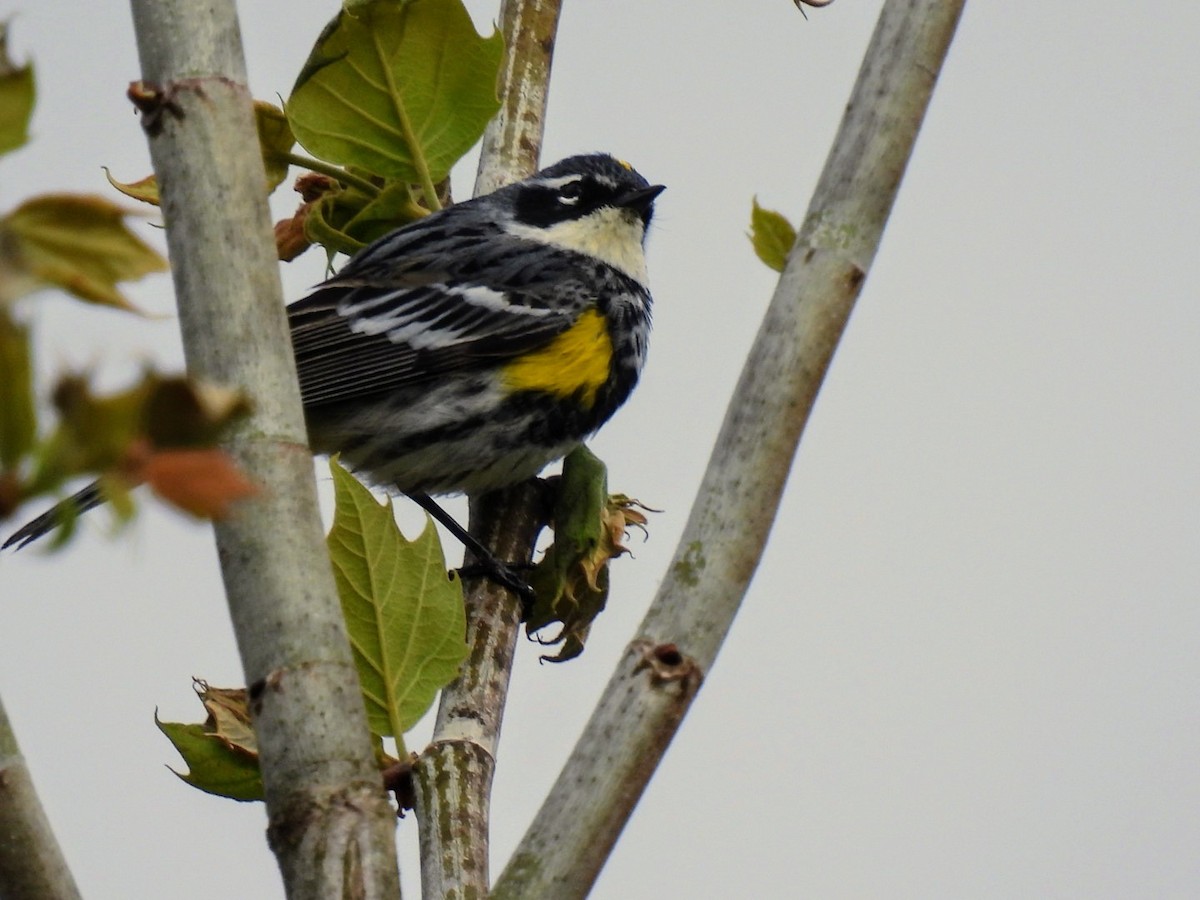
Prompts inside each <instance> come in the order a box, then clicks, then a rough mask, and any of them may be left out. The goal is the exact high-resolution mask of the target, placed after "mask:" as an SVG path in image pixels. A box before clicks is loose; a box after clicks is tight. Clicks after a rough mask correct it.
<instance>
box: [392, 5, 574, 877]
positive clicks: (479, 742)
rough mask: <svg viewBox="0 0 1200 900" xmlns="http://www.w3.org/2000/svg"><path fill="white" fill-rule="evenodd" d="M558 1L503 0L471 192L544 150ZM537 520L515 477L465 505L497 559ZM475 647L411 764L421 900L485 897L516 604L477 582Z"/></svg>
mask: <svg viewBox="0 0 1200 900" xmlns="http://www.w3.org/2000/svg"><path fill="white" fill-rule="evenodd" d="M559 6H560V0H505V2H504V3H503V6H502V8H501V11H500V27H501V29H502V31H503V34H504V43H505V48H506V51H505V59H504V67H503V69H502V70H501V73H500V91H501V108H500V112H499V113H497V115H496V117H495V118H494V119H492V121H491V122H490V123H489V124H488V128H487V131H486V132H485V133H484V136H483V153H482V156H481V157H480V160H479V172H478V175H477V177H476V180H475V193H476V195H479V194H485V193H489V192H491V191H494V190H495V189H496V188H498V187H500V186H501V185H504V184H507V183H509V182H512V181H516V180H518V179H520V178H524V177H525V176H527V175H530V174H532V173H533V172H534V171H535V170H536V169H537V163H538V157H539V155H540V153H541V148H542V132H543V127H544V123H545V115H546V92H547V90H548V89H549V83H550V65H551V60H552V57H553V53H554V39H555V34H556V31H557V28H558V12H559ZM541 525H542V502H541V491H540V490H539V489H538V488H537V486H536V484H534V483H530V484H526V485H519V486H517V487H516V488H513V489H510V490H507V491H502V492H499V493H497V494H493V495H489V496H487V497H482V498H473V499H472V503H471V532H472V533H473V534H474V535H475V536H476V537H478V538H479V539H480V540H482V541H483V543H484V545H485V546H487V547H488V548H489V549H490V550H491V551H492V552H493V553H494V554H495V555H496V557H497V558H498V559H501V560H504V561H507V562H528V561H529V559H530V556H531V554H532V550H533V541H534V539H535V538H536V536H537V532H538V530H539V529H540V528H541ZM467 612H468V616H469V620H468V633H467V641H468V643H469V644H470V646H471V655H470V657H469V659H468V660H467V662H466V663H465V665H464V668H463V672H462V674H461V675H460V676H459V678H458V679H457V680H456V681H455V682H454V683H453V684H451V685H450V686H448V687H447V688H446V689H445V690H444V691H443V692H442V699H441V705H440V706H439V709H438V718H437V724H436V725H435V728H434V734H433V740H432V742H431V744H430V746H429V748H428V749H427V750H426V751H425V752H424V753H423V754H422V755H421V758H420V760H419V761H418V762H417V765H416V769H415V772H414V777H415V780H416V786H417V816H418V819H419V820H420V829H421V860H422V863H421V887H422V895H423V896H424V897H425V898H427V900H434V898H439V900H440V898H442V897H449V896H471V895H472V894H474V895H477V896H485V895H486V894H487V889H488V883H489V875H488V808H489V799H490V796H491V791H492V775H493V773H494V771H495V765H496V757H495V754H496V745H497V743H498V742H499V739H500V723H501V720H502V718H503V714H504V704H505V700H506V698H507V696H508V682H509V677H510V675H511V673H512V658H513V652H514V649H515V646H516V640H517V632H518V629H519V627H520V619H521V605H520V600H519V598H518V597H516V596H515V595H513V594H512V593H511V592H509V591H504V590H500V589H498V588H496V587H495V586H494V585H491V584H489V583H486V582H483V581H479V582H476V583H475V584H473V585H471V586H470V588H469V591H468V596H467Z"/></svg>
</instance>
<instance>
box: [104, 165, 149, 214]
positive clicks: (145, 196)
mask: <svg viewBox="0 0 1200 900" xmlns="http://www.w3.org/2000/svg"><path fill="white" fill-rule="evenodd" d="M104 177H105V178H107V179H108V183H109V184H111V185H112V186H113V187H115V188H116V189H117V190H118V191H120V192H121V193H122V194H124V195H125V196H126V197H130V198H131V199H133V200H140V201H141V202H142V203H149V204H151V205H152V206H158V204H159V196H158V179H157V178H155V177H154V176H153V175H147V176H146V177H145V178H143V179H141V180H140V181H128V182H126V181H117V179H115V178H113V177H112V172H110V171H108V169H107V168H104Z"/></svg>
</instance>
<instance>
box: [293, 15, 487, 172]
mask: <svg viewBox="0 0 1200 900" xmlns="http://www.w3.org/2000/svg"><path fill="white" fill-rule="evenodd" d="M503 53H504V41H503V38H502V37H501V36H500V34H499V33H498V32H497V33H494V34H493V35H492V36H491V37H489V38H482V37H480V36H479V35H478V34H477V33H476V31H475V26H474V25H473V24H472V23H471V17H470V15H469V14H468V13H467V11H466V9H465V8H464V7H463V5H462V2H461V0H407V2H405V0H375V2H360V3H356V4H354V5H353V7H351V8H347V9H344V10H342V11H341V12H339V13H338V15H337V16H336V17H335V18H334V20H333V21H332V22H331V23H330V24H329V25H328V26H327V27H326V28H325V30H324V31H323V32H322V33H321V36H320V37H319V38H318V39H317V44H316V46H315V47H314V48H313V51H312V53H311V54H310V55H309V58H308V61H307V62H306V63H305V66H304V69H303V70H302V71H301V72H300V76H299V78H297V80H296V85H295V87H294V88H293V89H292V95H291V97H290V98H289V99H288V102H287V115H288V119H289V121H290V122H291V124H292V130H293V132H294V133H295V135H296V139H297V140H298V141H299V142H300V144H301V145H303V146H304V147H305V148H306V149H307V150H308V151H309V152H310V153H312V154H314V155H315V156H318V157H320V158H322V159H325V160H329V161H330V162H335V163H338V164H340V165H346V166H354V167H357V168H360V169H364V170H366V171H368V172H371V173H373V174H376V175H382V176H384V177H387V178H393V179H398V180H401V181H405V182H410V183H420V182H422V180H423V177H422V176H423V174H427V175H428V176H429V178H430V179H431V180H432V181H434V182H437V181H441V180H442V179H443V178H445V177H446V176H447V175H448V174H449V172H450V167H451V166H453V165H454V163H455V162H456V161H457V160H458V158H459V157H460V156H462V155H463V154H464V153H465V152H466V151H467V150H469V149H470V148H471V147H472V145H474V143H475V142H476V141H477V140H479V137H480V135H482V134H483V129H484V126H486V125H487V123H488V120H489V119H491V118H492V116H494V115H495V114H496V111H497V110H498V109H499V108H500V103H499V100H498V98H497V94H496V78H497V73H498V72H499V68H500V61H501V58H502V57H503Z"/></svg>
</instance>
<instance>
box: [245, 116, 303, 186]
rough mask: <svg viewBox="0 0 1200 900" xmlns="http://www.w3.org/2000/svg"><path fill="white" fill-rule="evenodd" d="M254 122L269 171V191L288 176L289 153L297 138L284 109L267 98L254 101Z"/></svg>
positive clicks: (264, 161) (264, 164)
mask: <svg viewBox="0 0 1200 900" xmlns="http://www.w3.org/2000/svg"><path fill="white" fill-rule="evenodd" d="M254 123H255V125H257V126H258V146H259V150H261V151H262V158H263V167H264V169H265V170H266V173H267V193H270V192H271V191H273V190H275V188H277V187H279V185H280V184H282V183H283V180H284V179H285V178H287V173H288V167H289V166H290V165H291V160H290V159H289V157H288V154H289V153H290V152H291V149H292V145H294V144H295V143H296V138H295V137H294V136H293V135H292V127H291V126H290V125H289V124H288V120H287V116H286V115H285V114H284V112H283V110H282V109H280V108H279V107H278V106H276V105H275V104H274V103H267V102H266V101H265V100H255V101H254Z"/></svg>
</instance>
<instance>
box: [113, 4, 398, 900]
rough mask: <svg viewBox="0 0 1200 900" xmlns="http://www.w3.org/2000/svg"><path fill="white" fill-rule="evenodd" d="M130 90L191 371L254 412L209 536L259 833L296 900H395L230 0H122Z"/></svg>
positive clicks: (388, 827) (381, 798)
mask: <svg viewBox="0 0 1200 900" xmlns="http://www.w3.org/2000/svg"><path fill="white" fill-rule="evenodd" d="M132 7H133V14H134V26H135V30H136V32H137V40H138V52H139V55H140V57H141V63H142V72H143V79H144V83H143V84H142V86H141V87H140V88H139V87H135V88H134V89H133V93H134V95H135V99H137V100H139V105H140V107H141V109H142V124H143V127H144V129H145V131H146V134H147V138H148V141H149V144H150V154H151V158H152V160H153V163H154V170H155V174H156V175H157V178H158V184H159V187H160V190H161V195H162V212H163V217H164V220H165V222H166V226H167V245H168V250H169V253H170V258H171V263H172V266H171V268H172V276H173V278H174V283H175V292H176V296H177V300H178V305H179V316H180V325H181V329H182V332H183V341H184V350H185V353H186V356H187V361H188V369H189V371H190V373H191V374H192V375H193V376H195V377H197V378H201V379H204V380H207V381H213V382H217V383H220V384H226V385H231V386H236V387H239V388H242V389H244V390H245V391H247V392H248V393H249V394H250V396H251V397H252V398H253V401H254V404H255V411H254V414H253V416H252V417H251V419H250V420H249V421H248V423H247V424H246V425H245V426H244V427H242V428H240V429H239V430H238V433H237V434H236V435H235V436H234V437H233V438H232V439H231V441H230V442H229V443H228V449H229V450H230V451H231V452H232V453H233V454H234V456H235V457H236V458H237V460H238V462H239V463H240V464H241V466H242V467H243V469H244V470H245V471H246V472H247V473H248V474H249V475H250V476H251V477H252V478H253V479H254V480H255V481H256V482H257V483H259V484H260V485H262V492H261V494H260V495H259V496H258V497H257V498H255V499H254V500H252V501H250V502H247V503H245V504H243V505H241V506H240V507H239V508H238V511H237V514H236V515H235V516H234V517H232V518H231V519H230V520H228V521H226V522H224V523H221V524H219V525H218V526H217V528H216V537H217V548H218V551H219V554H220V560H221V568H222V575H223V578H224V581H225V590H226V594H227V598H228V602H229V608H230V612H231V615H232V618H233V624H234V629H235V632H236V634H237V641H238V648H239V651H240V653H241V657H242V665H243V668H244V670H245V675H246V681H247V684H248V685H249V686H250V691H251V698H252V706H253V714H254V724H255V730H256V732H257V734H258V740H259V746H260V751H261V766H262V774H263V783H264V785H265V789H266V801H267V810H268V814H269V817H270V826H269V831H268V836H269V839H270V842H271V845H272V848H273V849H274V851H275V854H276V857H277V859H278V861H279V865H280V868H281V870H282V872H283V878H284V883H285V886H286V889H287V893H288V896H289V897H292V898H314V900H315V898H322V900H325V898H330V897H356V898H363V897H366V898H385V897H386V898H394V897H398V896H399V891H400V888H399V876H398V872H397V868H396V859H395V846H394V827H395V817H394V813H393V811H392V809H391V806H390V804H389V803H388V802H387V798H386V796H385V795H384V793H383V788H382V780H381V778H380V774H379V770H378V768H377V766H376V763H375V760H374V758H373V754H372V749H371V743H370V736H369V732H368V729H367V723H366V716H365V713H364V710H363V705H362V699H361V696H360V693H359V686H358V678H357V675H356V674H355V670H354V665H353V661H352V658H351V654H350V648H349V644H348V642H347V639H346V633H345V628H344V625H343V621H342V613H341V608H340V605H339V603H338V599H337V592H336V590H335V587H334V581H333V576H332V572H331V569H330V566H329V562H328V555H327V553H326V551H325V545H324V540H323V535H322V528H321V523H320V519H319V515H318V512H317V504H316V490H315V484H314V480H313V471H312V462H311V456H310V453H309V451H308V448H307V440H306V435H305V427H304V417H303V413H302V410H301V406H300V395H299V389H298V387H297V383H296V374H295V365H294V362H293V360H292V355H291V351H290V346H291V343H290V340H289V334H288V327H287V321H286V316H285V313H284V305H283V297H282V291H281V288H280V283H279V271H278V263H277V261H276V258H275V247H274V242H273V240H272V229H271V222H270V215H269V211H268V208H267V202H266V190H265V177H264V174H263V166H262V160H261V157H260V155H259V151H258V139H257V135H256V132H255V126H254V118H253V113H252V109H251V97H250V94H249V92H248V90H247V87H246V75H245V63H244V60H243V55H242V46H241V36H240V32H239V29H238V22H237V14H236V9H235V6H234V3H233V2H232V0H213V2H210V3H193V2H188V0H133V2H132Z"/></svg>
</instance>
